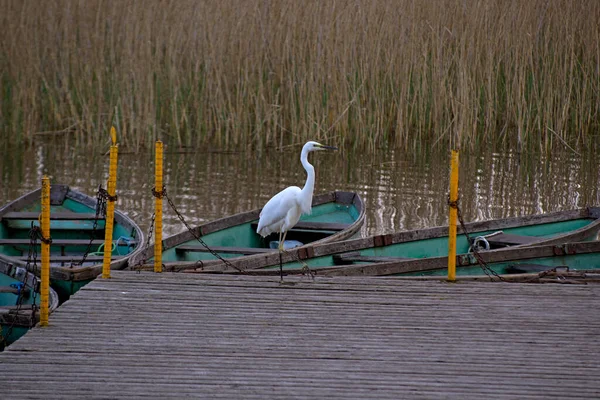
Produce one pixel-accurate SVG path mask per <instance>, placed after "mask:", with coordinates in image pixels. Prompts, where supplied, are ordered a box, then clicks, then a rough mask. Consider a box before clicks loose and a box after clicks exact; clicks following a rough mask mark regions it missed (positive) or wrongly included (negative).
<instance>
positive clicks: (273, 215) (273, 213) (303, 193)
mask: <svg viewBox="0 0 600 400" xmlns="http://www.w3.org/2000/svg"><path fill="white" fill-rule="evenodd" d="M317 150H337V147H333V146H325V145H323V144H321V143H317V142H313V141H310V142H307V143H306V144H305V145H304V146H303V147H302V153H301V154H300V162H302V166H303V167H304V169H305V170H306V183H305V184H304V187H303V188H302V189H300V188H299V187H298V186H290V187H287V188H285V189H283V190H282V191H281V192H279V193H277V194H276V195H275V196H273V197H271V200H269V201H268V202H267V204H265V206H264V207H263V209H262V211H261V212H260V217H259V220H258V228H257V229H256V233H258V234H259V235H261V236H262V237H266V236H268V235H269V234H271V233H273V232H279V253H280V254H281V252H282V251H283V243H284V241H285V235H286V234H287V232H288V231H289V230H290V229H291V228H293V227H294V225H296V223H298V220H299V219H300V216H301V215H302V214H310V212H311V208H312V198H313V191H314V189H315V168H314V167H313V166H312V165H311V164H310V163H309V162H308V153H310V152H311V151H317ZM279 268H280V273H281V276H282V277H283V271H282V266H281V265H280V266H279Z"/></svg>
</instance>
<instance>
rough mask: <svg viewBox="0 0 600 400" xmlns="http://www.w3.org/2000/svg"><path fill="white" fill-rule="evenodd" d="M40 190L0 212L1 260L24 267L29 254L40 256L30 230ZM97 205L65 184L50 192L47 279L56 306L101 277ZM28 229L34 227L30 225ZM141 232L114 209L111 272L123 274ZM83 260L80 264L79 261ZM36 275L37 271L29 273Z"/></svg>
mask: <svg viewBox="0 0 600 400" xmlns="http://www.w3.org/2000/svg"><path fill="white" fill-rule="evenodd" d="M40 196H41V189H37V190H34V191H32V192H30V193H27V194H26V195H24V196H22V197H20V198H18V199H16V200H14V201H13V202H11V203H9V204H7V205H6V206H4V207H2V208H1V209H0V258H2V259H5V260H8V261H9V262H11V263H14V264H15V265H21V266H23V265H26V263H27V260H28V258H29V257H31V256H30V249H31V250H35V253H37V254H38V261H39V254H40V241H39V240H38V241H37V244H36V246H35V247H33V248H32V247H31V239H30V232H31V230H32V226H33V225H35V226H39V220H38V219H39V215H40V211H41V204H40ZM97 204H98V200H97V199H94V198H92V197H89V196H87V195H85V194H83V193H80V192H78V191H76V190H73V189H71V188H70V187H69V186H66V185H51V188H50V236H51V237H52V244H51V246H50V264H51V266H50V268H51V271H50V280H51V285H52V287H53V288H54V289H55V290H56V291H57V293H58V294H59V297H60V300H61V302H62V301H64V300H66V299H67V298H68V297H69V296H70V295H72V294H73V293H75V292H76V291H77V290H78V289H79V288H81V287H82V286H84V285H85V284H87V283H88V282H90V281H91V280H92V279H94V278H95V277H96V276H98V275H99V274H100V273H101V272H102V261H103V254H104V235H105V223H106V220H105V218H104V215H103V214H102V212H99V213H96V205H97ZM32 224H33V225H32ZM142 242H143V234H142V231H141V229H140V228H139V227H138V226H137V224H135V223H134V222H133V221H132V220H131V219H130V218H128V217H127V216H126V215H124V214H123V213H121V212H119V211H118V210H115V214H114V227H113V246H112V257H111V264H110V267H111V269H123V268H125V267H126V266H127V261H128V259H129V257H131V256H133V255H134V254H135V253H136V252H138V251H140V250H141V248H142V246H141V244H142ZM84 255H85V259H84ZM30 272H34V273H35V274H36V275H38V276H39V262H38V268H37V269H36V270H35V271H34V270H32V271H30Z"/></svg>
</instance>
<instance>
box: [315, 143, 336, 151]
mask: <svg viewBox="0 0 600 400" xmlns="http://www.w3.org/2000/svg"><path fill="white" fill-rule="evenodd" d="M317 147H319V148H320V149H321V150H337V149H338V148H337V147H334V146H325V145H324V144H318V145H317Z"/></svg>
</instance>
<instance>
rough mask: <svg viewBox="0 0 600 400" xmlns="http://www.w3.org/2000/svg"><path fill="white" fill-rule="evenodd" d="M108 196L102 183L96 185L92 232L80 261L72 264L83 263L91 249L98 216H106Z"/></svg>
mask: <svg viewBox="0 0 600 400" xmlns="http://www.w3.org/2000/svg"><path fill="white" fill-rule="evenodd" d="M110 197H111V196H109V195H108V192H107V191H106V189H103V188H102V185H100V186H98V194H97V201H96V217H95V218H94V226H93V227H92V232H91V233H90V241H89V243H88V245H87V248H86V249H85V252H84V253H83V257H82V258H81V261H79V262H78V263H77V264H74V265H83V263H84V262H85V260H86V259H87V256H88V255H89V254H90V251H91V250H92V243H93V242H94V239H95V236H94V235H95V234H96V229H97V227H98V220H99V218H98V217H99V216H100V215H102V217H106V201H107V200H108V199H109V198H110ZM115 197H116V196H115Z"/></svg>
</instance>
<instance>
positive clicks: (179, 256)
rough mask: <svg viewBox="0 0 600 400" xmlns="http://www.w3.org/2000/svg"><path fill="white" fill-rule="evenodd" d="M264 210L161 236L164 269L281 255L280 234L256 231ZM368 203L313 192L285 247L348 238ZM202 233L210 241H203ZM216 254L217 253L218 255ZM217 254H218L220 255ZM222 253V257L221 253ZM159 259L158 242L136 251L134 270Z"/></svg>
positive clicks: (350, 194) (347, 195)
mask: <svg viewBox="0 0 600 400" xmlns="http://www.w3.org/2000/svg"><path fill="white" fill-rule="evenodd" d="M259 214H260V209H256V210H252V211H248V212H243V213H240V214H236V215H233V216H229V217H225V218H222V219H218V220H215V221H212V222H208V223H206V224H203V225H199V226H196V227H194V228H193V234H192V233H191V232H189V231H185V232H182V233H179V234H176V235H173V236H171V237H168V238H166V239H164V240H163V241H162V248H163V254H162V261H163V264H164V269H163V270H165V271H178V270H180V269H181V268H193V267H207V268H208V267H210V266H212V265H225V263H224V262H223V261H222V260H221V259H220V258H222V259H224V260H227V262H228V263H230V262H239V261H240V260H243V259H245V258H246V257H251V256H253V255H261V254H278V251H277V245H278V242H277V240H278V235H277V234H276V233H273V234H271V235H269V236H267V237H266V238H262V237H261V236H260V235H259V234H257V233H256V227H257V223H258V217H259ZM364 219H365V207H364V204H363V201H362V199H361V198H360V196H359V195H358V194H357V193H354V192H342V191H334V192H329V193H324V194H320V195H316V196H314V197H313V204H312V213H311V214H310V215H303V216H302V217H301V218H300V221H299V222H298V224H297V225H296V226H295V227H294V228H293V229H291V230H290V231H289V232H288V234H287V237H286V241H285V244H284V246H285V247H286V248H289V247H291V246H297V247H296V248H295V250H296V251H297V249H302V248H306V247H307V246H308V245H315V244H319V243H329V242H333V241H338V240H345V239H348V238H350V237H352V236H354V235H356V234H357V233H358V232H359V231H360V228H361V226H362V224H363V223H364ZM194 235H196V236H198V237H199V238H200V239H202V241H203V242H204V243H206V245H207V246H208V248H207V247H206V246H204V245H203V244H202V243H200V242H199V241H198V240H197V239H196V238H195V237H194ZM213 253H214V254H213ZM215 254H216V255H215ZM219 257H220V258H219ZM153 259H154V246H150V247H149V248H148V249H146V250H144V251H142V252H140V253H138V254H136V255H134V256H133V257H132V258H131V259H130V261H129V266H130V268H132V269H149V268H151V266H150V265H145V264H151V263H152V260H153Z"/></svg>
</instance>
